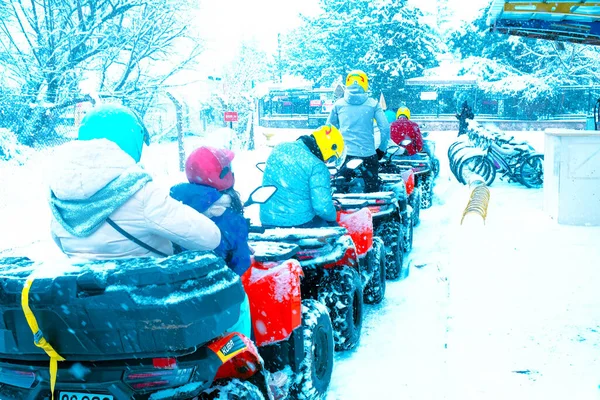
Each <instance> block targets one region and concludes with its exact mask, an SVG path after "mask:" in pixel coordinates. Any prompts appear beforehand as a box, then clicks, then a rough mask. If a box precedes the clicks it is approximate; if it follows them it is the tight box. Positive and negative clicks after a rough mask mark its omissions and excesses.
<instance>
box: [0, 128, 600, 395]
mask: <svg viewBox="0 0 600 400" xmlns="http://www.w3.org/2000/svg"><path fill="white" fill-rule="evenodd" d="M516 134H517V136H520V137H522V138H525V139H527V140H530V141H531V142H532V143H533V144H534V146H535V147H537V148H538V149H539V150H543V135H542V134H541V133H540V132H517V133H516ZM431 137H432V138H433V139H434V140H435V141H436V142H437V153H438V156H439V157H440V159H441V164H442V172H441V176H440V178H439V179H438V181H437V185H436V187H435V194H436V200H435V204H434V206H433V207H432V208H430V209H428V210H424V211H422V213H421V221H422V222H421V225H420V226H419V227H418V228H417V230H416V231H415V242H414V250H413V252H412V254H411V256H410V259H409V262H410V264H411V269H410V276H409V277H408V278H407V279H406V280H403V281H399V282H389V284H388V287H387V295H386V299H385V300H384V301H383V303H382V304H380V305H378V306H373V307H371V306H369V307H367V314H366V317H365V321H364V326H363V337H362V341H361V345H360V347H359V348H358V349H356V350H355V351H353V352H348V353H338V354H337V355H336V365H335V367H334V374H333V379H332V383H331V389H330V393H329V396H328V399H330V400H334V399H340V400H341V399H344V400H346V399H399V398H402V399H418V400H426V399H436V400H437V399H461V400H463V399H578V400H579V399H582V400H587V399H599V398H600V360H599V356H600V347H599V345H600V333H599V332H600V296H598V288H599V287H600V246H599V243H600V228H592V227H567V226H559V225H557V224H555V223H554V222H553V221H551V220H550V219H549V218H547V217H546V214H545V213H544V211H543V209H542V203H543V191H542V190H531V189H525V188H523V187H521V186H518V185H516V184H508V183H506V182H501V181H496V182H494V184H493V185H492V188H491V203H490V207H489V211H488V219H487V222H486V224H485V225H483V224H481V223H478V221H477V220H476V219H474V220H469V223H468V224H466V225H463V226H461V225H460V217H461V213H462V210H463V209H464V207H465V205H466V202H467V200H468V196H469V192H468V190H467V189H466V187H464V186H462V185H460V184H458V183H457V182H456V181H455V180H454V178H452V177H451V175H450V172H449V170H448V164H447V160H446V158H445V154H446V149H447V146H448V144H450V143H451V142H452V141H453V140H454V138H455V137H456V134H455V133H453V132H435V133H432V135H431ZM189 140H190V142H188V143H186V150H187V151H188V152H189V151H191V150H192V149H193V148H194V146H196V145H198V144H199V143H200V142H199V140H200V139H189ZM192 141H194V142H192ZM144 151H145V154H144V156H143V158H142V162H143V163H144V164H145V165H146V166H147V168H148V169H149V170H150V172H151V173H152V174H153V175H154V176H155V177H156V178H155V179H156V180H157V181H159V182H162V183H164V184H165V185H170V184H172V183H175V182H179V181H181V180H183V179H184V175H183V174H180V173H178V172H177V146H176V143H168V144H161V145H152V146H150V147H149V148H147V149H145V150H144ZM51 152H52V151H51V150H45V151H41V152H38V153H36V154H34V155H33V156H31V157H30V159H29V161H28V162H27V163H26V164H25V165H24V166H16V165H14V164H9V163H0V177H1V180H2V184H1V185H0V221H1V223H2V230H1V231H0V256H6V255H28V256H30V257H32V258H36V259H41V258H50V257H62V256H61V254H60V253H59V252H58V251H57V250H56V248H55V245H54V243H52V241H51V240H50V237H49V233H48V231H49V218H50V213H49V211H48V207H47V206H46V204H45V201H46V198H47V191H46V188H45V183H44V182H45V179H44V174H45V171H47V165H48V163H49V162H51V157H50V156H51ZM268 152H269V150H268V149H262V150H257V151H255V152H246V153H240V154H238V155H237V156H236V159H235V161H234V172H235V173H236V178H237V183H236V188H237V190H238V191H240V192H241V193H242V197H244V198H245V197H246V196H247V195H248V194H249V193H250V191H251V190H252V189H253V188H254V187H256V186H257V185H258V184H259V183H260V179H261V174H260V172H259V171H258V170H257V169H256V168H254V164H255V163H256V162H258V161H262V160H264V159H265V158H266V156H267V155H268ZM253 212H255V210H254V211H253ZM599 212H600V211H599Z"/></svg>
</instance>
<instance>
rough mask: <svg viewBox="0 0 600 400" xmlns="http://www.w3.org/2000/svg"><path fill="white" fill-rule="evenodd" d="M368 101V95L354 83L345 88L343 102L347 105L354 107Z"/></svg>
mask: <svg viewBox="0 0 600 400" xmlns="http://www.w3.org/2000/svg"><path fill="white" fill-rule="evenodd" d="M368 99H369V95H368V94H367V93H366V92H365V90H364V89H363V88H362V87H360V86H359V85H358V84H356V83H355V84H353V85H350V86H348V87H347V88H346V93H344V100H346V102H347V103H348V104H352V105H355V106H358V105H361V104H363V103H364V102H366V101H367V100H368Z"/></svg>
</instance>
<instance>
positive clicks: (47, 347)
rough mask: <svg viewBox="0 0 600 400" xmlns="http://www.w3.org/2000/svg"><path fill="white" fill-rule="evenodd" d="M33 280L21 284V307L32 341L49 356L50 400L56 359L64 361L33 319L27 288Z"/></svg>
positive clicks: (56, 368)
mask: <svg viewBox="0 0 600 400" xmlns="http://www.w3.org/2000/svg"><path fill="white" fill-rule="evenodd" d="M34 280H35V278H33V277H31V276H30V277H29V278H27V281H25V286H23V291H22V292H21V308H22V309H23V314H25V319H26V320H27V325H29V328H30V329H31V332H32V333H33V343H34V344H35V345H36V346H37V347H39V348H41V349H42V350H44V351H45V352H46V354H48V357H50V391H51V392H52V400H54V387H55V386H56V375H57V374H58V361H65V359H64V358H63V357H62V356H61V355H60V354H58V353H57V352H56V350H54V348H53V347H52V345H51V344H50V343H48V341H46V338H45V337H44V334H43V333H42V331H41V330H40V327H39V326H38V323H37V320H36V319H35V315H33V311H31V308H29V289H31V285H32V284H33V281H34Z"/></svg>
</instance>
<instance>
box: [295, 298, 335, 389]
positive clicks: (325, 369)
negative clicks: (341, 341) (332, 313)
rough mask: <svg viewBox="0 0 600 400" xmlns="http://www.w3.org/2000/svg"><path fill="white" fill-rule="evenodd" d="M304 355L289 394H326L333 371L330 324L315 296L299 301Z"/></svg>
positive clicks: (326, 312) (325, 309)
mask: <svg viewBox="0 0 600 400" xmlns="http://www.w3.org/2000/svg"><path fill="white" fill-rule="evenodd" d="M302 329H303V330H304V357H303V360H302V364H301V365H300V372H299V376H298V378H297V379H296V382H295V383H294V385H293V386H292V389H291V394H292V398H294V399H300V400H320V399H324V398H325V397H326V396H327V390H328V389H329V383H330V382H331V374H332V373H333V353H334V343H333V328H332V326H331V319H330V318H329V312H328V311H327V308H326V307H325V306H324V305H323V304H321V303H320V302H318V301H316V300H310V299H309V300H303V301H302Z"/></svg>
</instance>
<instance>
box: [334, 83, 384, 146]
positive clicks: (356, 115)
mask: <svg viewBox="0 0 600 400" xmlns="http://www.w3.org/2000/svg"><path fill="white" fill-rule="evenodd" d="M373 119H375V121H376V122H377V126H378V127H379V131H380V132H381V142H380V144H379V148H380V149H381V150H383V151H385V150H386V149H387V144H388V140H389V139H390V124H389V122H388V120H387V117H386V116H385V113H384V112H383V109H382V108H381V106H380V105H379V103H378V102H377V101H376V100H375V99H371V98H369V96H368V95H367V93H365V90H364V89H363V88H362V87H360V86H359V85H358V84H356V83H355V84H353V85H351V86H349V87H348V88H347V90H346V93H345V94H344V98H342V99H339V100H338V101H336V102H335V104H334V106H333V109H332V110H331V114H329V118H328V119H327V123H328V124H331V125H334V126H335V127H336V128H338V129H339V130H340V132H342V135H343V136H344V143H345V144H346V148H347V152H348V155H349V156H354V157H369V156H372V155H373V154H375V132H374V130H373Z"/></svg>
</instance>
